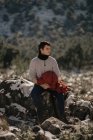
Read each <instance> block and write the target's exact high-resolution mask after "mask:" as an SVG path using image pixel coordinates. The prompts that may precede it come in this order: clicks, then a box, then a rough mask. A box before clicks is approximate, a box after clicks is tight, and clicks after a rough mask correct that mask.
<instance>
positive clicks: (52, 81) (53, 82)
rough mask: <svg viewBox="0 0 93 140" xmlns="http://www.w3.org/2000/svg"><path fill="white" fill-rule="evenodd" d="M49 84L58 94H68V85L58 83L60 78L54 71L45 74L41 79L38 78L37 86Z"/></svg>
mask: <svg viewBox="0 0 93 140" xmlns="http://www.w3.org/2000/svg"><path fill="white" fill-rule="evenodd" d="M44 83H47V84H48V85H49V86H50V89H52V90H56V91H57V92H58V93H66V92H67V91H68V87H67V85H66V84H65V83H64V82H63V81H61V85H62V86H61V87H60V83H58V77H57V75H56V74H55V72H53V71H47V72H44V73H43V74H42V75H41V77H40V78H37V84H39V85H41V84H44Z"/></svg>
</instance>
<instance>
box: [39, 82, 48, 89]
mask: <svg viewBox="0 0 93 140" xmlns="http://www.w3.org/2000/svg"><path fill="white" fill-rule="evenodd" d="M40 86H41V87H42V88H44V89H48V88H50V86H49V85H48V84H47V83H44V84H42V85H40Z"/></svg>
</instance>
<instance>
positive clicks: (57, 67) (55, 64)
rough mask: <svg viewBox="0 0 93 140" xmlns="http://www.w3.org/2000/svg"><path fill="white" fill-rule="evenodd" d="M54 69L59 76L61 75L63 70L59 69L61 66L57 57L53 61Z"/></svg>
mask: <svg viewBox="0 0 93 140" xmlns="http://www.w3.org/2000/svg"><path fill="white" fill-rule="evenodd" d="M53 71H54V72H55V73H56V74H57V76H58V78H59V77H61V72H60V70H59V66H58V63H57V61H56V59H54V62H53Z"/></svg>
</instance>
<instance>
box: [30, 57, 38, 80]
mask: <svg viewBox="0 0 93 140" xmlns="http://www.w3.org/2000/svg"><path fill="white" fill-rule="evenodd" d="M36 79H37V78H36V68H35V61H33V59H32V60H31V62H30V66H29V80H30V81H32V82H33V80H36Z"/></svg>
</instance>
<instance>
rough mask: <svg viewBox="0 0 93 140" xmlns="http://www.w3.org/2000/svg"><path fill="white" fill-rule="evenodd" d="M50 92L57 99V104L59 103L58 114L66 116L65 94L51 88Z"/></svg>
mask: <svg viewBox="0 0 93 140" xmlns="http://www.w3.org/2000/svg"><path fill="white" fill-rule="evenodd" d="M49 92H50V93H51V95H52V96H55V98H56V100H57V105H58V109H59V113H60V114H58V115H60V116H62V117H63V116H64V95H63V94H61V93H58V92H57V91H53V90H50V91H49ZM60 116H59V117H60Z"/></svg>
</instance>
